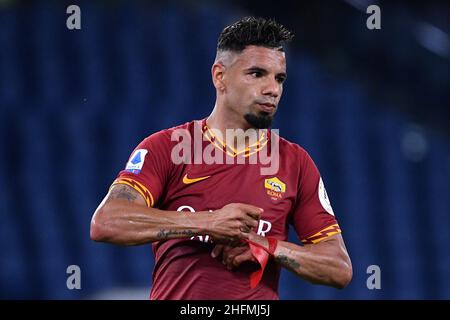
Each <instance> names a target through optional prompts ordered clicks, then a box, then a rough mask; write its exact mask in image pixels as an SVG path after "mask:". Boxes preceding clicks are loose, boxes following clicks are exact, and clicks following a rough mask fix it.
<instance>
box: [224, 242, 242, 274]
mask: <svg viewBox="0 0 450 320" xmlns="http://www.w3.org/2000/svg"><path fill="white" fill-rule="evenodd" d="M246 251H248V249H247V248H245V247H236V248H232V249H231V250H229V251H228V252H227V253H226V254H224V259H223V261H222V262H223V263H224V264H225V265H226V266H227V268H228V269H229V270H231V268H233V261H234V259H235V258H236V257H237V256H239V255H241V254H243V253H245V252H246Z"/></svg>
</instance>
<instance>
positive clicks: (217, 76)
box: [211, 62, 225, 92]
mask: <svg viewBox="0 0 450 320" xmlns="http://www.w3.org/2000/svg"><path fill="white" fill-rule="evenodd" d="M224 74H225V66H224V65H223V64H221V63H220V62H215V63H214V64H213V65H212V67H211V76H212V81H213V84H214V87H216V89H217V90H219V91H220V92H224V91H225V83H224V81H223V80H224Z"/></svg>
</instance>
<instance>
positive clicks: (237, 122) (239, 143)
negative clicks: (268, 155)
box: [206, 102, 262, 150]
mask: <svg viewBox="0 0 450 320" xmlns="http://www.w3.org/2000/svg"><path fill="white" fill-rule="evenodd" d="M206 125H207V126H208V128H210V129H215V130H219V131H220V132H221V133H222V137H223V138H224V141H226V130H227V129H242V130H243V133H242V134H240V135H239V134H236V133H235V135H236V137H237V139H233V140H234V142H233V145H230V147H232V148H235V149H237V150H241V149H245V148H247V147H248V145H249V142H251V141H249V139H248V137H247V136H245V132H246V131H247V130H248V129H253V128H252V127H251V126H250V125H249V124H248V122H247V120H245V119H244V117H243V116H242V115H240V114H237V113H235V112H233V111H231V110H227V109H226V108H225V106H219V105H218V103H217V102H216V104H215V106H214V109H213V111H212V112H211V114H210V115H209V117H208V118H207V119H206ZM254 130H257V129H254ZM261 134H262V130H257V137H258V139H259V138H260V137H261ZM239 137H243V139H239Z"/></svg>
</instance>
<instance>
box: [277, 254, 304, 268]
mask: <svg viewBox="0 0 450 320" xmlns="http://www.w3.org/2000/svg"><path fill="white" fill-rule="evenodd" d="M275 261H277V262H279V263H281V264H282V265H284V266H286V267H288V268H290V269H293V270H297V269H298V268H300V263H298V262H297V261H295V260H294V259H291V258H289V257H288V256H285V255H279V256H277V257H275Z"/></svg>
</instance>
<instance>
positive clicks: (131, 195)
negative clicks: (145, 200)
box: [109, 185, 137, 202]
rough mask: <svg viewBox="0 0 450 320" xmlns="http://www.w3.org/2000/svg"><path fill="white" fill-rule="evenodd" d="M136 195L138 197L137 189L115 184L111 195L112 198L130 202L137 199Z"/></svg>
mask: <svg viewBox="0 0 450 320" xmlns="http://www.w3.org/2000/svg"><path fill="white" fill-rule="evenodd" d="M136 197H137V194H136V191H134V190H133V189H131V188H130V187H128V186H124V185H122V186H115V188H113V189H112V191H111V194H110V196H109V198H110V199H125V200H128V201H130V202H133V201H134V200H136Z"/></svg>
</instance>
